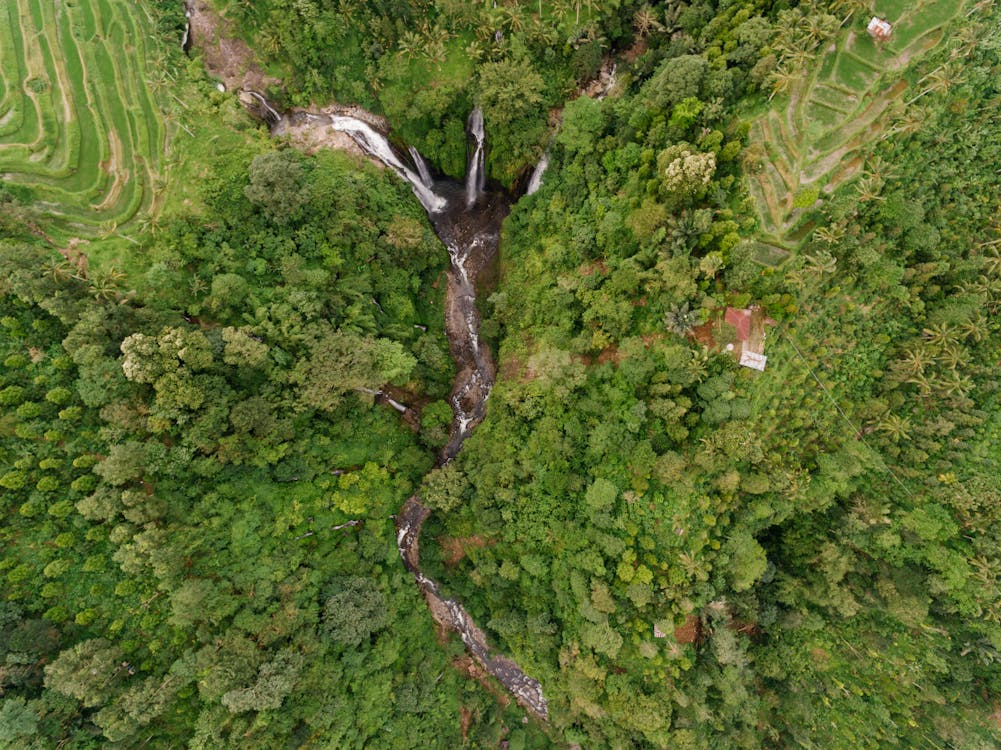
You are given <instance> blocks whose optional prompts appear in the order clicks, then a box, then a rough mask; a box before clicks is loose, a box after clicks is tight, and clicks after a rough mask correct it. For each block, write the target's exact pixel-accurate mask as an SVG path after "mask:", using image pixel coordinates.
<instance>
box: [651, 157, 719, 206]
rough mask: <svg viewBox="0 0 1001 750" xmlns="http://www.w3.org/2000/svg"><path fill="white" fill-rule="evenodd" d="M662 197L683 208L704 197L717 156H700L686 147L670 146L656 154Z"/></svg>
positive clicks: (670, 203) (713, 172) (667, 201)
mask: <svg viewBox="0 0 1001 750" xmlns="http://www.w3.org/2000/svg"><path fill="white" fill-rule="evenodd" d="M657 169H658V171H659V173H660V177H661V184H660V194H661V197H662V198H664V200H665V202H666V203H668V204H669V205H675V206H678V205H683V204H685V203H688V202H690V201H692V200H695V199H697V198H700V197H702V196H703V195H705V192H706V189H707V188H708V187H709V183H710V181H711V180H712V178H713V174H715V172H716V154H714V153H713V152H712V151H707V152H705V153H699V152H697V151H693V150H691V147H690V146H688V145H687V144H678V145H675V146H670V147H668V148H666V149H664V150H663V151H661V152H660V154H658V155H657Z"/></svg>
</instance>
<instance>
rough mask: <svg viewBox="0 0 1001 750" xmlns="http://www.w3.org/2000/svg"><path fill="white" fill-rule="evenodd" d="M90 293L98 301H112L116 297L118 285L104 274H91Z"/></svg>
mask: <svg viewBox="0 0 1001 750" xmlns="http://www.w3.org/2000/svg"><path fill="white" fill-rule="evenodd" d="M90 293H91V294H93V295H94V298H95V299H98V300H112V299H114V298H115V297H117V296H118V285H117V284H116V283H115V282H114V281H113V280H112V279H111V278H110V277H109V276H108V275H106V274H103V273H100V274H92V275H91V277H90Z"/></svg>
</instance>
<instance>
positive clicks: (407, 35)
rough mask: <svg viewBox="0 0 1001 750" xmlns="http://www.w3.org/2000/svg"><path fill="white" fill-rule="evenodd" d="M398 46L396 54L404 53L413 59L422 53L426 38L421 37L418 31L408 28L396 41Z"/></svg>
mask: <svg viewBox="0 0 1001 750" xmlns="http://www.w3.org/2000/svg"><path fill="white" fill-rule="evenodd" d="M396 47H397V49H396V54H398V55H403V56H404V57H406V58H407V59H408V60H413V59H414V58H415V57H417V56H418V55H419V54H421V51H422V48H423V47H424V40H423V39H421V37H420V35H419V34H417V33H416V32H413V31H410V30H407V31H404V32H403V34H402V35H401V36H400V40H399V41H398V42H397V43H396Z"/></svg>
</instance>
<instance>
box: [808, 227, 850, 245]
mask: <svg viewBox="0 0 1001 750" xmlns="http://www.w3.org/2000/svg"><path fill="white" fill-rule="evenodd" d="M813 236H814V237H816V238H817V239H818V240H820V241H821V242H823V243H825V244H828V245H836V244H838V243H839V242H841V240H842V239H844V237H845V228H844V226H843V225H841V224H828V225H827V226H823V227H818V228H817V229H816V230H814V233H813Z"/></svg>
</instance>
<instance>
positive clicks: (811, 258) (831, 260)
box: [803, 250, 838, 276]
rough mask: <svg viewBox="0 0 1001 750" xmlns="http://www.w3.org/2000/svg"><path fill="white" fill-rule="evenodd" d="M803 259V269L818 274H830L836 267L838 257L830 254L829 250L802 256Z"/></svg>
mask: <svg viewBox="0 0 1001 750" xmlns="http://www.w3.org/2000/svg"><path fill="white" fill-rule="evenodd" d="M803 260H804V261H806V265H805V270H806V271H808V272H809V273H812V274H815V275H819V276H823V275H825V274H832V273H834V272H835V271H836V270H837V268H838V259H837V258H835V257H834V256H833V255H831V252H830V251H829V250H821V251H820V252H818V253H816V254H814V255H807V256H804V258H803Z"/></svg>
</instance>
